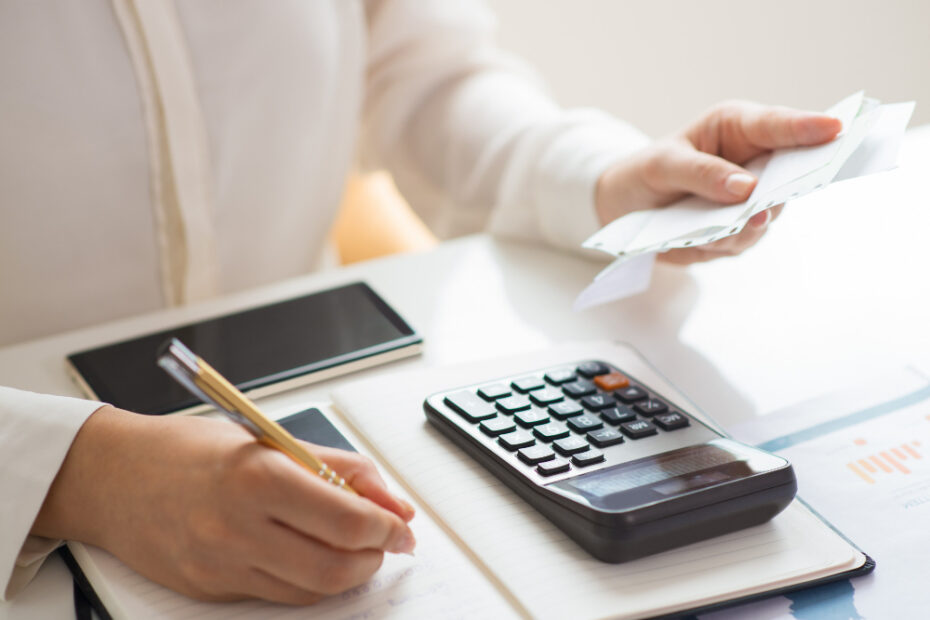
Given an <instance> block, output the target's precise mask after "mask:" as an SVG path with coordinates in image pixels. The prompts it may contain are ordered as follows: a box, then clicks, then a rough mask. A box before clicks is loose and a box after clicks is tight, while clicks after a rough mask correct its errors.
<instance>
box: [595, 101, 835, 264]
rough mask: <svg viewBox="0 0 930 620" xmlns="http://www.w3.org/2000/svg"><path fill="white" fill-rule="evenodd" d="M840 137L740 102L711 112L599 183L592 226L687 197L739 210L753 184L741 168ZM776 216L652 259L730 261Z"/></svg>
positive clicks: (827, 127) (780, 111)
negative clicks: (781, 151) (595, 219)
mask: <svg viewBox="0 0 930 620" xmlns="http://www.w3.org/2000/svg"><path fill="white" fill-rule="evenodd" d="M841 129H842V124H841V123H840V121H839V120H837V119H835V118H833V117H830V116H826V115H824V114H818V113H813V112H802V111H800V110H793V109H790V108H783V107H772V106H762V105H759V104H755V103H749V102H743V101H734V102H726V103H722V104H719V105H717V106H715V107H713V108H711V110H710V111H709V112H707V113H706V114H704V116H702V117H701V118H700V119H699V120H698V121H697V122H696V123H694V124H692V125H691V126H690V127H689V128H688V129H686V130H685V131H684V132H682V133H681V134H679V135H675V136H672V137H670V138H666V139H664V140H661V141H658V142H656V143H655V144H653V145H652V146H650V147H648V148H647V149H645V150H643V151H640V152H639V153H637V154H635V155H632V156H631V157H629V158H627V159H625V160H623V161H621V162H619V163H618V164H616V165H615V166H613V167H612V168H610V169H608V170H607V171H606V172H605V173H604V174H603V175H601V178H600V179H599V180H598V183H597V193H596V198H595V200H596V207H597V214H598V218H599V219H600V221H601V223H602V224H607V223H609V222H611V221H613V220H615V219H617V218H618V217H622V216H624V215H626V214H627V213H631V212H632V211H641V210H643V209H652V208H656V207H662V206H665V205H668V204H671V203H673V202H675V201H677V200H679V199H681V198H683V197H684V196H687V195H688V194H696V195H698V196H701V197H704V198H707V199H709V200H712V201H714V202H719V203H722V204H735V203H738V202H742V201H744V200H746V199H747V198H748V197H749V195H750V194H751V193H752V190H753V188H754V187H755V186H756V181H757V179H756V178H755V177H754V176H752V174H750V173H749V172H748V171H747V170H746V169H745V168H743V167H741V164H744V163H746V162H748V161H749V160H751V159H752V158H754V157H756V156H758V155H761V154H762V153H765V152H767V151H770V150H773V149H778V148H786V147H793V146H811V145H816V144H822V143H824V142H828V141H830V140H832V139H833V138H834V137H836V135H837V134H838V133H839V132H840V130H841ZM781 209H782V205H778V206H776V207H773V208H771V209H769V210H767V211H764V212H762V213H758V214H756V215H755V216H753V217H752V219H750V220H749V223H748V224H747V225H746V227H745V228H743V230H742V231H741V232H740V233H739V234H737V235H733V236H732V237H727V238H726V239H721V240H719V241H715V242H714V243H709V244H707V245H703V246H698V247H693V248H683V249H676V250H671V251H669V252H666V253H664V254H660V255H659V257H660V259H661V260H665V261H668V262H672V263H678V264H690V263H696V262H701V261H706V260H711V259H714V258H719V257H722V256H735V255H736V254H739V253H740V252H742V251H744V250H745V249H746V248H748V247H750V246H752V245H753V244H754V243H756V241H758V240H759V239H760V238H761V237H762V235H763V234H764V233H765V231H766V229H767V228H768V225H769V222H771V221H772V220H774V219H775V218H776V217H778V215H779V213H781Z"/></svg>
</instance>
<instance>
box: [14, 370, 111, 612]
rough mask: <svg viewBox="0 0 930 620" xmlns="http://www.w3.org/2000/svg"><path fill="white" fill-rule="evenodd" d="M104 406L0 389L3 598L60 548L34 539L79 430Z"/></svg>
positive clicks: (28, 578)
mask: <svg viewBox="0 0 930 620" xmlns="http://www.w3.org/2000/svg"><path fill="white" fill-rule="evenodd" d="M101 406H102V403H98V402H93V401H87V400H80V399H77V398H66V397H63V396H48V395H45V394H35V393H33V392H25V391H22V390H14V389H11V388H5V387H0V420H2V423H0V472H2V475H0V496H2V497H3V498H4V501H3V503H2V504H0V594H2V598H3V599H4V600H6V599H9V598H10V597H12V596H13V595H14V594H16V593H17V592H19V591H20V590H21V589H22V588H23V587H24V586H25V585H26V584H27V583H29V581H30V580H31V579H32V578H33V576H34V575H35V574H36V571H38V570H39V567H40V566H41V565H42V561H43V560H44V559H45V556H47V555H48V554H49V553H51V552H52V551H53V550H54V549H55V548H56V547H57V546H58V545H59V544H60V543H61V541H59V540H50V539H47V538H41V537H38V536H30V535H29V531H30V530H31V529H32V524H33V522H34V521H35V519H36V516H37V515H38V514H39V510H40V509H41V508H42V502H44V501H45V496H46V494H47V493H48V489H49V487H50V486H51V484H52V481H53V480H54V479H55V476H56V475H57V474H58V470H59V468H60V467H61V464H62V462H64V460H65V456H66V455H67V453H68V449H69V448H70V447H71V442H72V441H73V440H74V437H75V435H77V432H78V430H79V429H80V428H81V425H83V424H84V421H85V420H87V418H88V417H90V415H91V414H92V413H93V412H95V411H96V410H97V409H99V408H100V407H101Z"/></svg>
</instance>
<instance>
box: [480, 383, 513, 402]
mask: <svg viewBox="0 0 930 620" xmlns="http://www.w3.org/2000/svg"><path fill="white" fill-rule="evenodd" d="M478 396H480V397H481V398H483V399H485V400H497V399H498V398H503V397H504V396H510V388H509V387H507V386H506V385H504V384H503V383H495V384H493V385H486V386H484V387H482V388H478Z"/></svg>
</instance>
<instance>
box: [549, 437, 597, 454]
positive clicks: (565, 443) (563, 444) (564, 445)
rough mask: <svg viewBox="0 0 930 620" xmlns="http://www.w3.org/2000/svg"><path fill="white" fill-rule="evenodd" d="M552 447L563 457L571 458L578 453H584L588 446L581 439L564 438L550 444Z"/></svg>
mask: <svg viewBox="0 0 930 620" xmlns="http://www.w3.org/2000/svg"><path fill="white" fill-rule="evenodd" d="M552 447H554V448H555V449H556V451H558V453H559V454H561V455H563V456H571V455H572V454H576V453H578V452H584V451H585V450H587V449H588V448H589V447H590V446H589V445H588V442H587V441H585V440H584V439H582V438H581V437H574V436H573V437H566V438H565V439H557V440H555V441H554V442H552Z"/></svg>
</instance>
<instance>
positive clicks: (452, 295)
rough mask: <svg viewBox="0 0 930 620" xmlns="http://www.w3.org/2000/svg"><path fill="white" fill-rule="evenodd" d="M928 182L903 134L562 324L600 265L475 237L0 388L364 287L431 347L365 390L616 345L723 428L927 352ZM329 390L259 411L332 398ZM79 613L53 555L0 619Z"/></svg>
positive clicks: (38, 371) (923, 162) (51, 383)
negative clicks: (323, 292)
mask: <svg viewBox="0 0 930 620" xmlns="http://www.w3.org/2000/svg"><path fill="white" fill-rule="evenodd" d="M927 170H930V126H925V127H922V128H919V129H917V130H912V131H911V132H909V133H908V135H907V139H906V142H905V146H904V150H903V153H902V167H901V168H900V169H899V170H897V171H895V172H893V173H888V174H882V175H875V176H872V177H867V178H864V179H857V180H853V181H848V182H845V183H843V184H841V185H837V186H835V187H831V188H828V189H826V190H824V191H822V192H820V193H818V194H815V195H814V196H810V197H808V198H806V199H803V200H799V201H796V202H795V203H793V204H791V205H789V206H788V208H787V209H786V210H785V213H784V215H783V217H782V218H781V219H780V220H779V221H778V222H777V223H775V224H774V225H773V226H772V228H771V230H770V232H769V234H768V235H767V236H766V238H765V239H763V241H762V242H761V243H760V244H759V245H758V246H757V247H756V248H754V249H753V250H751V251H750V252H748V253H747V254H746V255H744V256H742V257H739V258H737V259H729V260H720V261H715V262H713V263H708V264H704V265H698V266H694V267H692V268H690V269H689V270H681V269H678V268H669V267H660V268H658V269H657V272H656V274H655V277H654V281H653V285H652V287H651V288H650V290H649V291H648V292H647V293H644V294H642V295H639V296H637V297H634V298H632V299H628V300H625V301H621V302H617V303H613V304H609V305H607V306H603V307H600V308H597V309H593V310H590V311H586V312H583V313H578V314H576V313H573V312H572V311H571V302H572V300H573V299H574V297H575V295H576V294H577V293H578V292H579V291H580V290H581V289H582V288H583V287H584V286H585V285H586V284H587V283H588V282H589V281H590V280H591V278H592V277H593V276H594V274H595V273H597V271H598V270H599V268H600V265H599V264H595V263H592V262H588V261H585V260H583V259H579V258H576V257H573V256H569V255H565V254H559V253H555V252H552V251H550V250H546V249H544V248H539V247H532V246H527V245H520V244H513V243H505V242H499V241H494V240H492V239H490V238H488V237H485V236H477V237H470V238H465V239H461V240H458V241H454V242H450V243H446V244H443V245H442V246H440V247H439V248H438V249H436V250H435V251H433V252H430V253H428V254H419V255H406V256H397V257H391V258H386V259H382V260H377V261H371V262H369V263H364V264H361V265H357V266H351V267H348V268H344V269H339V270H336V271H333V272H327V273H321V274H314V275H312V276H308V277H305V278H300V279H297V280H292V281H289V282H286V283H283V284H279V285H275V286H272V287H269V288H266V289H262V290H261V291H258V292H251V293H248V294H242V295H237V296H235V297H230V298H225V299H221V300H216V301H213V302H208V303H205V304H202V305H199V306H196V307H190V308H182V309H176V310H170V311H165V312H159V313H155V314H152V315H148V316H144V317H139V318H134V319H131V320H127V321H123V322H120V323H114V324H109V325H105V326H101V327H97V328H91V329H85V330H80V331H77V332H72V333H68V334H64V335H60V336H56V337H52V338H48V339H44V340H39V341H35V342H31V343H27V344H24V345H19V346H14V347H9V348H6V349H3V350H0V384H3V385H9V386H13V387H20V388H25V389H32V390H37V391H45V392H53V393H58V394H69V395H76V394H77V391H76V388H75V387H74V385H73V384H72V383H71V381H70V380H69V378H68V376H67V375H66V373H65V370H64V365H63V361H62V360H63V358H64V356H65V354H66V353H68V352H71V351H75V350H78V349H81V348H86V347H89V346H93V345H96V344H100V343H103V342H106V341H111V340H115V339H119V338H123V337H127V336H130V335H133V334H136V333H141V332H144V331H150V330H154V329H159V328H163V327H167V326H171V325H174V324H178V323H182V322H187V321H190V320H193V319H197V318H201V317H205V316H208V315H211V314H216V313H219V312H224V311H230V310H234V309H238V308H242V307H246V306H249V305H254V304H258V303H262V302H265V301H269V300H273V299H278V298H282V297H287V296H292V295H296V294H299V293H302V292H307V291H311V290H315V289H319V288H323V287H326V286H329V285H333V284H337V283H341V282H347V281H351V280H356V279H365V280H367V281H368V282H369V283H371V284H372V286H374V287H375V288H376V289H377V290H378V291H379V292H381V294H382V295H384V297H386V298H387V299H388V301H390V302H391V303H392V304H393V305H395V306H396V307H397V308H398V309H399V311H400V312H401V313H402V314H403V315H404V316H405V317H406V318H407V319H408V320H409V321H410V322H411V324H412V325H413V326H414V327H415V328H417V329H418V330H419V331H420V332H421V333H422V334H423V336H424V339H425V352H424V354H423V355H422V356H421V357H419V358H415V359H412V360H408V361H404V362H400V363H398V364H395V365H392V366H388V367H385V368H380V369H375V370H371V371H367V372H366V373H365V374H367V375H370V374H373V373H376V372H390V371H391V370H393V369H396V368H398V367H401V366H403V367H414V366H416V365H431V364H444V363H450V362H459V361H465V360H474V359H481V358H485V357H490V356H494V355H499V354H504V353H508V352H517V351H526V350H532V349H535V348H543V347H545V346H547V345H548V344H550V343H553V342H560V341H566V340H579V339H592V338H610V339H617V340H625V341H628V342H630V343H632V344H633V345H635V346H636V347H637V348H638V349H639V350H640V351H641V352H642V353H643V354H645V355H646V357H647V358H649V359H650V360H651V361H652V362H653V363H654V364H655V365H656V366H657V367H658V368H659V369H661V370H662V371H663V372H664V373H665V374H666V375H667V376H668V377H669V379H671V381H672V382H673V383H675V384H677V385H678V386H680V387H681V388H682V389H683V391H684V392H685V393H686V394H688V395H689V396H691V398H692V399H693V400H694V401H695V402H696V403H697V404H698V405H699V406H700V407H702V408H703V409H704V410H705V411H707V412H708V413H710V414H711V415H713V416H714V417H716V418H717V419H718V420H719V421H721V422H722V423H723V424H724V425H726V424H727V423H731V422H733V421H735V420H738V419H740V418H742V417H745V416H750V415H754V414H761V413H765V412H767V411H771V410H773V409H776V408H779V407H781V406H783V405H787V404H790V403H793V402H796V401H799V400H804V399H807V398H809V397H812V396H814V395H816V394H819V393H822V392H826V391H829V390H832V389H836V388H840V387H844V386H847V385H850V384H852V383H855V382H860V381H868V380H869V379H870V377H871V376H873V375H874V374H876V373H879V372H881V371H882V370H888V369H895V368H897V367H900V366H903V365H904V364H906V363H908V362H909V361H912V360H914V359H916V358H921V357H926V355H927V353H928V352H930V321H928V320H927V318H926V317H927V315H928V312H930V278H928V277H927V276H926V275H925V272H926V270H927V268H928V267H930V242H928V237H930V180H928V174H927V172H926V171H927ZM359 376H360V375H358V374H356V375H353V376H350V377H347V378H343V379H340V380H338V382H344V381H351V380H354V379H357V378H358V377H359ZM333 385H335V382H330V383H326V384H320V385H318V386H314V387H311V388H308V389H306V390H301V391H299V392H294V393H290V394H286V395H282V396H279V397H276V398H275V399H273V400H271V401H267V406H268V407H275V406H277V405H281V406H290V405H293V404H295V403H297V402H299V401H300V400H306V399H308V398H315V399H319V398H325V394H326V393H327V392H328V391H329V390H330V389H331V388H332V387H333ZM72 614H73V611H72V607H71V583H70V578H69V576H68V573H67V570H66V569H65V568H64V567H63V565H62V564H61V562H60V561H59V560H58V559H57V558H55V559H53V560H52V561H50V562H48V563H47V565H46V566H45V567H44V568H43V569H42V571H40V575H39V577H38V578H37V580H36V581H35V582H33V583H32V584H30V586H29V587H28V588H27V589H26V591H25V592H23V593H22V595H21V596H19V597H18V598H17V599H15V600H14V601H13V602H12V603H10V604H6V605H2V604H0V617H9V618H51V617H70V616H71V615H72Z"/></svg>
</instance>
